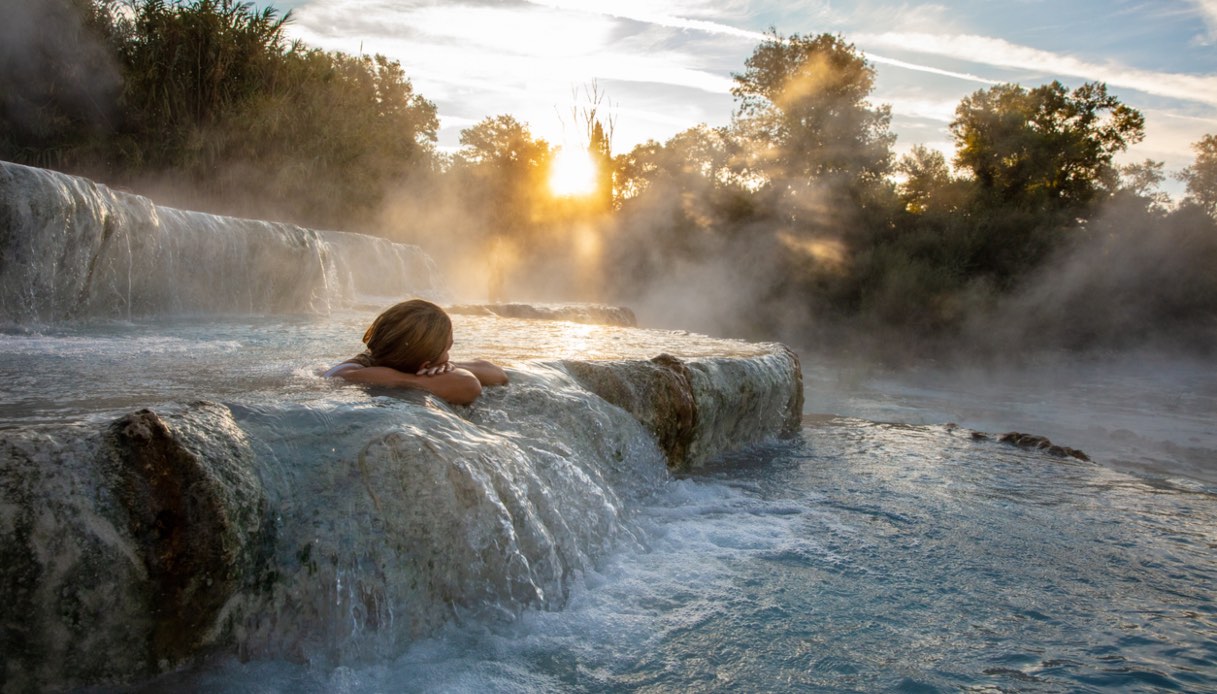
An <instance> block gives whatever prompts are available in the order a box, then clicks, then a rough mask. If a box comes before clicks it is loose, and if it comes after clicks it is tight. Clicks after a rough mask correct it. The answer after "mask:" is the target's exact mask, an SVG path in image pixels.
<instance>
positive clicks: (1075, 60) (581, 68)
mask: <svg viewBox="0 0 1217 694" xmlns="http://www.w3.org/2000/svg"><path fill="white" fill-rule="evenodd" d="M259 4H261V3H259ZM272 4H273V5H274V6H275V7H277V8H279V9H280V10H287V9H291V10H292V13H293V14H292V16H293V21H292V23H291V24H290V26H289V30H288V33H289V35H290V36H291V37H292V38H299V39H303V40H304V41H305V42H306V43H308V44H309V45H311V46H316V47H320V48H325V49H329V50H342V51H346V52H349V53H355V54H358V53H360V52H361V51H362V52H363V53H383V54H385V55H388V56H390V57H392V58H394V59H396V60H399V61H401V63H402V65H403V67H404V68H405V70H406V74H407V76H408V77H409V78H410V79H411V81H412V82H413V83H414V86H415V88H416V90H417V91H418V92H420V93H421V94H422V95H423V96H425V97H426V98H428V99H430V100H431V101H433V102H435V104H436V105H437V106H438V107H439V113H440V118H441V130H440V145H441V146H443V147H445V148H455V147H456V146H457V145H458V137H459V133H460V131H461V130H462V129H464V128H466V127H469V126H470V125H472V124H474V123H476V122H478V121H480V120H481V119H483V118H485V117H486V116H493V115H499V114H504V113H507V114H511V115H513V116H515V117H516V118H517V119H519V120H521V121H524V122H526V123H528V124H529V126H530V127H531V129H532V131H533V133H534V135H536V136H539V137H543V138H545V139H547V140H549V141H550V142H551V143H553V144H562V143H563V142H564V141H565V140H568V139H569V136H573V135H574V134H576V133H575V131H577V128H575V127H572V118H571V115H570V113H571V106H572V103H574V101H575V99H574V98H573V97H572V93H573V92H574V91H576V90H580V89H582V88H583V87H585V86H586V85H588V84H590V83H591V82H592V81H593V80H595V81H596V83H597V84H598V86H599V87H600V90H601V91H602V92H604V93H605V94H606V102H611V105H612V107H613V109H612V111H613V114H614V116H615V123H616V126H615V133H614V138H613V145H614V151H615V152H622V151H626V150H628V149H630V148H632V147H633V146H634V145H636V144H638V143H640V142H643V141H646V140H647V139H652V138H653V139H656V140H659V141H661V142H662V141H664V140H666V139H667V138H669V137H671V136H672V135H674V134H675V133H677V132H680V131H681V130H684V129H685V128H688V127H691V126H693V125H696V124H698V123H707V124H710V125H723V124H726V123H728V122H729V121H730V119H731V114H732V111H733V108H734V102H733V99H732V97H731V95H730V92H729V90H730V88H731V85H732V78H731V76H732V73H733V72H740V71H742V70H743V69H744V61H745V60H746V59H747V58H748V56H749V55H751V54H752V51H753V49H754V48H755V47H756V45H757V44H758V43H759V42H760V41H761V40H762V38H763V32H764V31H765V30H766V29H768V28H769V27H773V28H776V29H777V30H778V32H780V33H782V34H783V35H789V34H793V33H799V34H811V35H815V34H819V33H823V32H830V33H839V34H841V35H842V36H843V37H844V38H845V39H846V40H847V41H850V42H852V43H854V44H855V45H856V46H857V47H858V48H859V49H860V50H861V51H862V52H863V53H864V54H865V55H866V57H867V58H868V59H869V60H870V62H871V63H872V64H873V65H874V66H875V68H876V70H877V74H878V79H877V85H876V89H875V92H874V94H873V96H872V100H873V101H874V102H876V103H887V104H891V106H892V109H893V121H892V126H893V130H894V131H895V132H896V134H897V135H898V140H897V145H896V149H897V152H904V151H907V149H908V148H909V147H911V146H912V145H914V144H925V145H929V146H933V147H938V148H940V149H943V150H944V151H946V152H948V153H950V152H951V150H952V146H951V143H950V137H949V134H948V132H947V123H948V122H949V121H950V120H951V118H952V115H953V113H954V109H955V106H956V105H957V104H958V103H959V101H960V99H961V98H963V97H965V96H967V95H968V94H971V93H972V92H974V91H976V90H979V89H984V88H986V87H989V86H991V85H993V84H997V83H1002V82H1015V83H1018V84H1022V85H1024V86H1027V87H1034V86H1038V85H1040V84H1044V83H1047V82H1050V81H1052V80H1053V79H1058V80H1060V81H1061V82H1063V83H1064V84H1065V85H1066V86H1069V87H1076V86H1078V85H1080V84H1082V83H1084V82H1089V81H1103V82H1106V83H1107V84H1108V87H1109V89H1110V91H1111V92H1112V93H1114V94H1115V95H1116V96H1118V97H1119V98H1120V99H1121V100H1123V101H1124V102H1125V103H1127V104H1129V105H1131V106H1133V107H1135V108H1138V109H1140V110H1141V111H1142V112H1143V113H1144V114H1145V117H1146V130H1147V137H1146V139H1145V141H1144V142H1143V143H1141V144H1140V145H1138V146H1136V147H1135V148H1134V149H1133V150H1132V151H1131V153H1130V154H1128V155H1126V156H1125V157H1124V160H1126V161H1127V160H1137V161H1140V160H1142V159H1145V158H1151V159H1154V160H1158V161H1163V162H1165V164H1166V167H1167V170H1168V172H1173V171H1176V170H1178V169H1180V168H1182V167H1183V166H1186V165H1187V164H1189V163H1190V162H1191V160H1192V156H1193V155H1192V152H1191V149H1190V145H1191V143H1192V142H1195V141H1197V140H1199V139H1200V138H1201V137H1202V136H1203V135H1205V134H1206V133H1217V0H1053V1H1049V0H971V1H967V2H939V3H915V2H886V1H883V0H862V1H860V2H849V3H846V2H829V1H828V0H799V1H782V0H719V1H708V0H613V1H612V2H579V1H577V0H533V1H529V0H502V1H498V2H494V1H490V0H468V1H466V2H435V1H428V0H279V1H278V2H274V3H272ZM1167 188H1168V190H1171V191H1172V192H1175V191H1176V190H1178V184H1177V183H1173V182H1170V181H1168V185H1167Z"/></svg>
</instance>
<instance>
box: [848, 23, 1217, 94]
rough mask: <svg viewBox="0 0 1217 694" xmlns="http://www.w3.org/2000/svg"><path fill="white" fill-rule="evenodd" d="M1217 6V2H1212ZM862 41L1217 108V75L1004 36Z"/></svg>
mask: <svg viewBox="0 0 1217 694" xmlns="http://www.w3.org/2000/svg"><path fill="white" fill-rule="evenodd" d="M1206 1H1208V2H1212V3H1214V4H1217V0H1206ZM858 41H859V42H860V43H865V44H869V45H879V46H886V47H889V48H893V49H899V50H905V51H912V52H915V53H921V54H925V55H937V56H942V57H946V58H952V59H955V60H962V61H967V62H970V63H973V64H983V65H992V66H995V67H1002V68H1014V69H1019V70H1031V71H1034V72H1038V73H1043V74H1045V75H1059V76H1065V77H1080V78H1082V79H1086V80H1092V81H1100V82H1106V83H1107V84H1109V85H1113V86H1119V87H1126V88H1129V89H1135V90H1137V91H1140V92H1144V93H1146V94H1153V95H1155V96H1165V97H1169V98H1173V99H1180V100H1183V101H1192V102H1199V103H1203V104H1207V105H1210V106H1217V76H1213V75H1187V74H1179V73H1170V72H1153V71H1149V70H1139V69H1136V68H1131V67H1128V66H1125V65H1120V64H1118V63H1114V62H1108V63H1093V62H1089V61H1085V60H1081V59H1079V58H1075V57H1073V56H1071V55H1067V54H1062V53H1053V52H1050V51H1043V50H1040V49H1037V48H1030V47H1027V46H1020V45H1018V44H1014V43H1011V42H1009V41H1006V40H1004V39H999V38H993V37H989V36H976V35H970V34H956V35H941V34H928V33H897V32H892V33H884V34H866V35H862V36H860V37H858Z"/></svg>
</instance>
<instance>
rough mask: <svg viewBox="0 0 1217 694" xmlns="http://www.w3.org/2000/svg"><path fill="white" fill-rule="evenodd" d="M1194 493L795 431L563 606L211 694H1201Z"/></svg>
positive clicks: (920, 442)
mask: <svg viewBox="0 0 1217 694" xmlns="http://www.w3.org/2000/svg"><path fill="white" fill-rule="evenodd" d="M1213 502H1214V496H1213V490H1212V489H1207V490H1206V489H1205V488H1203V487H1202V486H1200V485H1189V484H1166V483H1162V482H1150V481H1146V480H1143V479H1138V478H1136V477H1132V476H1129V475H1126V474H1123V473H1118V472H1113V471H1111V470H1109V469H1106V468H1104V467H1103V466H1101V465H1090V464H1085V463H1081V462H1076V461H1062V460H1060V459H1055V458H1047V457H1044V456H1042V455H1039V454H1036V453H1031V452H1026V451H1022V450H1019V449H1014V448H1006V447H1002V446H998V445H994V444H978V443H974V442H973V441H971V439H970V437H968V436H965V435H961V434H959V433H957V432H953V431H951V430H948V429H946V428H943V427H933V426H898V425H884V424H875V423H871V422H867V421H863V420H856V419H844V418H840V419H837V418H834V419H828V420H824V421H809V422H808V426H807V428H806V429H805V431H804V440H803V441H801V442H799V443H797V444H794V445H789V446H782V447H776V448H766V449H762V450H754V451H752V452H750V453H749V454H747V455H742V456H736V457H734V458H732V459H730V460H726V461H723V463H722V465H721V466H719V467H717V468H716V469H714V470H712V471H709V472H705V473H702V474H697V475H693V476H690V477H686V478H681V479H669V480H668V481H667V482H666V483H665V484H664V485H663V486H662V487H661V488H659V489H657V490H655V491H654V493H653V494H650V495H645V496H642V497H636V498H632V499H629V500H628V501H627V503H630V504H632V505H634V506H635V507H636V510H637V516H636V519H635V525H636V528H637V530H638V532H639V537H640V538H641V541H642V543H643V546H642V547H637V546H631V547H629V548H628V549H625V550H622V551H620V552H617V553H615V554H612V555H610V556H608V557H606V558H605V559H604V560H603V561H601V562H600V564H599V566H598V568H597V569H596V570H595V571H591V572H589V573H588V574H587V575H585V576H583V577H582V578H581V580H579V581H578V582H577V583H576V586H575V588H574V590H573V593H572V596H571V598H570V600H569V601H568V603H567V604H566V605H565V606H564V607H563V608H561V609H557V610H553V611H530V612H526V613H524V614H523V615H522V617H520V618H519V619H517V620H515V621H510V622H499V621H478V620H471V621H467V622H463V623H458V624H453V625H450V626H449V627H448V628H446V629H445V630H444V631H443V632H442V633H440V634H439V635H438V636H435V637H433V638H430V639H427V640H424V641H421V642H418V643H415V644H413V645H411V646H410V647H409V648H407V649H406V650H405V652H404V653H403V654H401V655H400V656H397V657H393V658H385V659H382V660H378V661H376V662H368V663H353V664H348V665H345V666H341V667H331V666H320V667H318V666H314V667H308V666H300V665H292V664H287V663H283V662H276V663H254V664H248V663H247V664H237V663H226V664H223V665H221V666H219V667H218V668H216V669H214V670H212V671H209V672H206V673H201V674H195V675H192V676H190V677H188V678H185V679H184V680H176V681H173V680H171V681H170V682H168V683H167V682H160V683H157V686H166V685H167V684H173V685H174V686H180V685H183V684H187V683H188V684H190V685H192V686H196V687H198V688H199V689H203V690H213V689H214V690H223V691H251V692H252V691H287V690H292V691H317V692H321V691H385V692H387V691H519V692H525V691H529V692H532V691H789V690H799V691H890V690H896V691H951V690H959V689H973V690H979V691H1097V690H1104V689H1107V690H1121V691H1138V690H1139V691H1163V690H1185V691H1217V670H1215V666H1214V663H1215V662H1217V606H1215V605H1214V599H1213V596H1214V595H1215V594H1217V562H1215V560H1214V552H1213V550H1214V548H1215V544H1214V543H1215V542H1217V531H1215V528H1217V525H1215V524H1214V521H1217V517H1215V516H1217V514H1215V512H1214V503H1213Z"/></svg>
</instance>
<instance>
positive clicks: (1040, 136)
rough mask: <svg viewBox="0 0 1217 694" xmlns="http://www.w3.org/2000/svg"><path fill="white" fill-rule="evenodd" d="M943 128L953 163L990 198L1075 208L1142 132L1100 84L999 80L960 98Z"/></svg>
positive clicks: (1105, 180) (1138, 118)
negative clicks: (951, 142) (950, 139)
mask: <svg viewBox="0 0 1217 694" xmlns="http://www.w3.org/2000/svg"><path fill="white" fill-rule="evenodd" d="M950 129H951V134H952V135H953V136H954V138H955V144H956V148H957V149H956V156H955V164H956V165H957V166H958V167H960V168H962V169H965V170H967V171H969V172H970V173H971V174H972V175H973V176H974V177H975V180H976V182H977V184H978V185H979V186H980V188H981V189H982V190H983V191H985V192H987V193H989V194H991V195H992V196H993V197H994V198H995V202H996V203H997V204H999V205H1011V206H1017V207H1022V208H1024V209H1029V210H1040V211H1061V210H1069V211H1070V212H1071V213H1080V212H1083V211H1084V210H1085V209H1086V206H1087V205H1088V204H1089V203H1090V202H1092V201H1093V200H1094V199H1095V198H1096V196H1097V195H1098V193H1099V192H1100V191H1101V190H1102V189H1103V188H1104V187H1107V186H1108V185H1109V184H1110V182H1111V181H1112V180H1113V179H1114V176H1115V170H1114V168H1113V167H1112V158H1113V157H1114V156H1115V155H1116V154H1117V153H1119V152H1122V151H1124V150H1125V149H1126V148H1127V147H1128V146H1129V145H1130V144H1134V143H1137V142H1140V141H1141V138H1142V137H1144V134H1145V119H1144V117H1143V116H1142V115H1141V113H1140V112H1139V111H1137V110H1136V109H1133V108H1130V107H1128V106H1126V105H1124V104H1122V103H1120V101H1119V99H1117V98H1116V97H1114V96H1112V95H1110V94H1108V93H1107V87H1106V85H1104V84H1102V83H1097V82H1092V83H1088V84H1084V85H1082V86H1081V87H1078V88H1077V89H1075V90H1073V92H1069V91H1067V90H1066V89H1065V87H1064V86H1063V85H1062V84H1061V83H1060V82H1053V83H1051V84H1047V85H1043V86H1040V87H1036V88H1035V89H1031V90H1026V89H1024V88H1023V87H1021V86H1019V85H1016V84H1003V85H998V86H996V87H992V88H990V89H986V90H981V91H978V92H976V93H974V94H972V95H971V96H968V97H966V98H965V99H964V100H963V101H962V102H961V103H960V105H959V107H958V108H957V109H956V110H955V120H954V121H952V123H951V125H950Z"/></svg>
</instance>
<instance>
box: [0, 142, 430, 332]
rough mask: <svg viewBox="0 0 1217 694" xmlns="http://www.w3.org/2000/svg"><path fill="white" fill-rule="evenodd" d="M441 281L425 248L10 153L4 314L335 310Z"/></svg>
mask: <svg viewBox="0 0 1217 694" xmlns="http://www.w3.org/2000/svg"><path fill="white" fill-rule="evenodd" d="M435 281H436V278H435V277H434V268H433V265H432V263H431V260H430V258H429V257H428V256H427V255H426V254H425V253H423V252H422V251H421V250H420V249H418V248H417V247H414V246H406V245H402V244H395V243H390V242H388V241H385V240H384V239H377V238H373V237H370V236H364V235H360V234H350V233H344V232H335V231H328V232H322V231H315V230H312V229H304V228H302V227H298V226H295V225H291V224H281V223H273V222H263V221H255V220H244V219H234V218H230V217H217V216H214V215H208V214H202V213H199V212H188V211H182V210H176V209H172V208H167V207H160V206H157V205H154V204H153V203H152V202H151V201H150V200H148V199H147V198H144V197H141V196H138V195H131V194H128V193H123V192H119V191H115V190H112V189H110V188H108V187H106V186H104V185H98V184H96V183H94V182H92V181H89V180H86V179H82V178H76V177H72V176H65V175H63V174H58V173H55V172H52V171H45V170H41V169H34V168H29V167H25V166H19V165H15V164H9V163H5V162H0V322H10V323H31V322H55V321H62V320H66V319H85V318H98V317H100V318H132V317H141V316H152V315H194V314H216V313H230V314H248V313H302V312H309V313H325V312H328V311H329V310H330V309H332V308H335V307H340V306H343V305H346V304H349V303H351V302H352V301H354V300H356V299H357V298H358V297H360V296H377V297H398V296H402V295H403V294H410V293H418V292H424V293H425V292H432V291H435V290H436V289H437V287H436V286H435Z"/></svg>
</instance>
